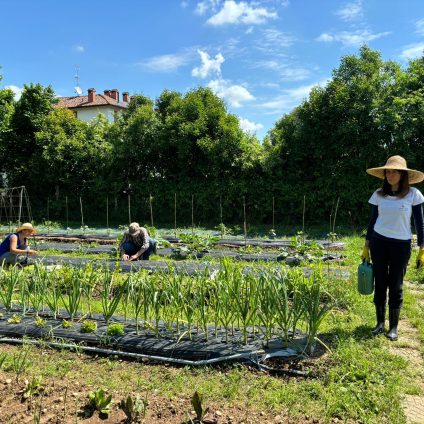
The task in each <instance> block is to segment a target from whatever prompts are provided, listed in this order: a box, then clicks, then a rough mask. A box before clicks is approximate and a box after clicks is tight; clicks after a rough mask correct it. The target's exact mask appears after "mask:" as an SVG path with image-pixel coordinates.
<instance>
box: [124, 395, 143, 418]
mask: <svg viewBox="0 0 424 424" xmlns="http://www.w3.org/2000/svg"><path fill="white" fill-rule="evenodd" d="M148 405H149V402H148V401H147V398H145V399H141V398H140V397H139V396H138V395H137V396H136V397H135V398H133V397H131V396H128V397H127V398H126V399H122V400H121V403H120V404H119V406H120V407H121V409H122V410H123V411H124V413H125V415H126V416H127V422H128V423H137V422H140V420H141V419H142V418H144V417H145V416H146V409H147V406H148Z"/></svg>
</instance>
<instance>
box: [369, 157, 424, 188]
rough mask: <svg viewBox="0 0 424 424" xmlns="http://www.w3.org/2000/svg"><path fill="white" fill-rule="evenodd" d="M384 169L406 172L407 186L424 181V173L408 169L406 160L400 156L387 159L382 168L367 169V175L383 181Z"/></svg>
mask: <svg viewBox="0 0 424 424" xmlns="http://www.w3.org/2000/svg"><path fill="white" fill-rule="evenodd" d="M386 169H395V170H397V171H407V172H408V178H409V184H416V183H420V182H421V181H423V180H424V173H422V172H421V171H417V170H415V169H409V168H408V166H407V164H406V160H405V159H404V158H403V157H402V156H390V157H389V159H387V162H386V164H385V165H384V166H380V167H378V168H369V169H367V174H369V175H372V176H373V177H377V178H380V179H381V180H384V176H385V173H384V171H385V170H386Z"/></svg>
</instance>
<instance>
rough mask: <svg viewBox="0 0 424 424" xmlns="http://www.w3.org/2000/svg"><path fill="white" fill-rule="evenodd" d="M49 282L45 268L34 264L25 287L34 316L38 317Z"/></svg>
mask: <svg viewBox="0 0 424 424" xmlns="http://www.w3.org/2000/svg"><path fill="white" fill-rule="evenodd" d="M49 280H50V278H49V273H48V271H47V270H46V268H44V267H43V266H42V265H40V264H38V263H36V264H35V267H34V269H33V272H32V274H31V275H30V276H29V279H28V285H27V290H28V295H29V300H30V302H31V305H32V307H33V309H34V312H35V316H38V313H39V312H40V309H41V308H42V307H43V306H44V294H45V293H46V292H47V291H48V287H49Z"/></svg>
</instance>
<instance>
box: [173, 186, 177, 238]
mask: <svg viewBox="0 0 424 424" xmlns="http://www.w3.org/2000/svg"><path fill="white" fill-rule="evenodd" d="M174 231H175V238H176V237H177V193H174Z"/></svg>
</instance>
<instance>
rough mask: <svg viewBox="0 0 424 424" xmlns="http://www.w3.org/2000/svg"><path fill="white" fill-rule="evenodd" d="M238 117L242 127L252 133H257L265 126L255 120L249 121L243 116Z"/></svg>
mask: <svg viewBox="0 0 424 424" xmlns="http://www.w3.org/2000/svg"><path fill="white" fill-rule="evenodd" d="M238 119H239V123H240V128H241V129H242V130H243V131H246V132H248V133H250V134H254V133H256V131H259V130H261V129H262V128H263V127H264V126H263V125H262V124H257V123H255V122H252V121H249V120H248V119H245V118H241V117H240V116H239V118H238Z"/></svg>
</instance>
